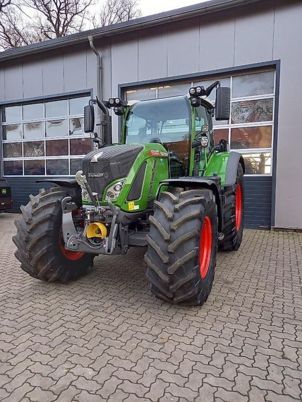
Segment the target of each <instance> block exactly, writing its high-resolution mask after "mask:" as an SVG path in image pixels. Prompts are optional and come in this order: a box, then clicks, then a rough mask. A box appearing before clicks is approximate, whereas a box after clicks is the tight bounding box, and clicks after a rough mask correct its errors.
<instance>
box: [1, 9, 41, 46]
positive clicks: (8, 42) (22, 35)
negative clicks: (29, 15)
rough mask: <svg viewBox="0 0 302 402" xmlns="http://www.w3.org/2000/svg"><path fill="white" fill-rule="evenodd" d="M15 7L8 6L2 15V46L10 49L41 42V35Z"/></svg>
mask: <svg viewBox="0 0 302 402" xmlns="http://www.w3.org/2000/svg"><path fill="white" fill-rule="evenodd" d="M23 17H24V16H23V14H22V13H21V12H20V11H19V10H18V8H15V7H8V8H7V9H6V10H5V11H3V12H2V13H1V17H0V48H2V49H8V48H11V47H19V46H24V45H29V44H31V43H34V42H40V41H41V40H42V38H41V36H40V35H39V33H38V32H37V31H35V30H34V29H33V27H32V26H31V25H30V24H29V23H28V21H25V20H24V18H23Z"/></svg>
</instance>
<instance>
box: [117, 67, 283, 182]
mask: <svg viewBox="0 0 302 402" xmlns="http://www.w3.org/2000/svg"><path fill="white" fill-rule="evenodd" d="M217 79H219V80H220V81H221V85H222V86H229V87H230V88H231V118H230V120H229V121H215V120H214V127H213V128H214V141H215V143H216V144H218V143H219V141H220V140H221V139H225V140H227V142H228V144H229V149H230V150H234V151H237V152H240V153H241V154H242V156H243V158H244V160H245V167H246V174H249V175H255V174H258V175H271V174H272V155H273V132H274V104H275V71H274V70H266V71H260V72H259V71H257V72H256V71H255V72H250V73H248V74H247V73H244V74H234V75H229V76H224V77H218V78H217V77H215V79H209V78H207V77H205V78H204V79H196V80H194V81H184V82H174V83H173V82H172V83H171V82H169V83H167V84H166V85H163V84H161V86H155V85H153V86H152V87H150V88H147V87H144V88H137V89H133V88H131V89H129V90H126V92H125V96H126V98H127V100H128V101H134V100H146V99H157V98H164V97H168V96H177V95H184V94H186V93H187V92H188V89H189V88H190V86H193V85H203V86H205V87H207V86H208V85H210V84H211V83H212V82H213V81H215V80H217ZM209 99H210V101H212V102H215V91H213V92H212V94H211V95H210V97H209Z"/></svg>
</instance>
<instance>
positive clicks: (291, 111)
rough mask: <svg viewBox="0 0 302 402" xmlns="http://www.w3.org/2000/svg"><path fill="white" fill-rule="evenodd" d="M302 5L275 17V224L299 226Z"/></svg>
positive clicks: (301, 216)
mask: <svg viewBox="0 0 302 402" xmlns="http://www.w3.org/2000/svg"><path fill="white" fill-rule="evenodd" d="M301 17H302V4H296V5H295V6H292V7H288V8H285V7H284V8H280V9H278V10H277V12H276V17H275V44H274V57H275V58H280V59H281V77H280V105H279V135H278V154H277V158H278V160H277V186H276V223H275V225H276V226H277V227H294V228H302V214H301V206H302V175H301V167H300V164H301V149H302V132H301V131H302V130H301V94H300V88H301V87H302V75H301V66H302V47H301V46H302V44H301V38H302V24H301Z"/></svg>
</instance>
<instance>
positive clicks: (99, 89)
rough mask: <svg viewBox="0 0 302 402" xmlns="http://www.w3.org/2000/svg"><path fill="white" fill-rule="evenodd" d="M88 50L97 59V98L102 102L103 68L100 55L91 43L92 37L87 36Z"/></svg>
mask: <svg viewBox="0 0 302 402" xmlns="http://www.w3.org/2000/svg"><path fill="white" fill-rule="evenodd" d="M88 40H89V45H90V49H91V50H92V51H93V53H94V54H95V55H96V58H97V97H98V98H99V99H100V100H103V85H102V84H103V66H102V54H101V53H99V52H98V51H97V50H96V48H95V46H94V43H93V37H92V36H88Z"/></svg>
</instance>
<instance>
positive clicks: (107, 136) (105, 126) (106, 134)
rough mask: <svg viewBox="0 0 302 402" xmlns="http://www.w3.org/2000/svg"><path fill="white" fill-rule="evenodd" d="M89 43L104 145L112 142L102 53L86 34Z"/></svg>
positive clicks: (101, 136)
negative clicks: (104, 90)
mask: <svg viewBox="0 0 302 402" xmlns="http://www.w3.org/2000/svg"><path fill="white" fill-rule="evenodd" d="M88 40H89V45H90V48H91V50H92V51H93V53H94V54H95V55H96V58H97V105H98V106H99V108H100V111H99V117H100V124H99V125H100V126H101V130H100V131H101V133H100V134H101V135H100V138H101V143H102V146H104V145H111V144H112V132H111V116H109V112H108V109H107V108H106V106H105V105H104V103H103V65H102V53H100V52H98V51H97V50H96V47H95V46H94V43H93V37H92V36H88Z"/></svg>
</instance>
